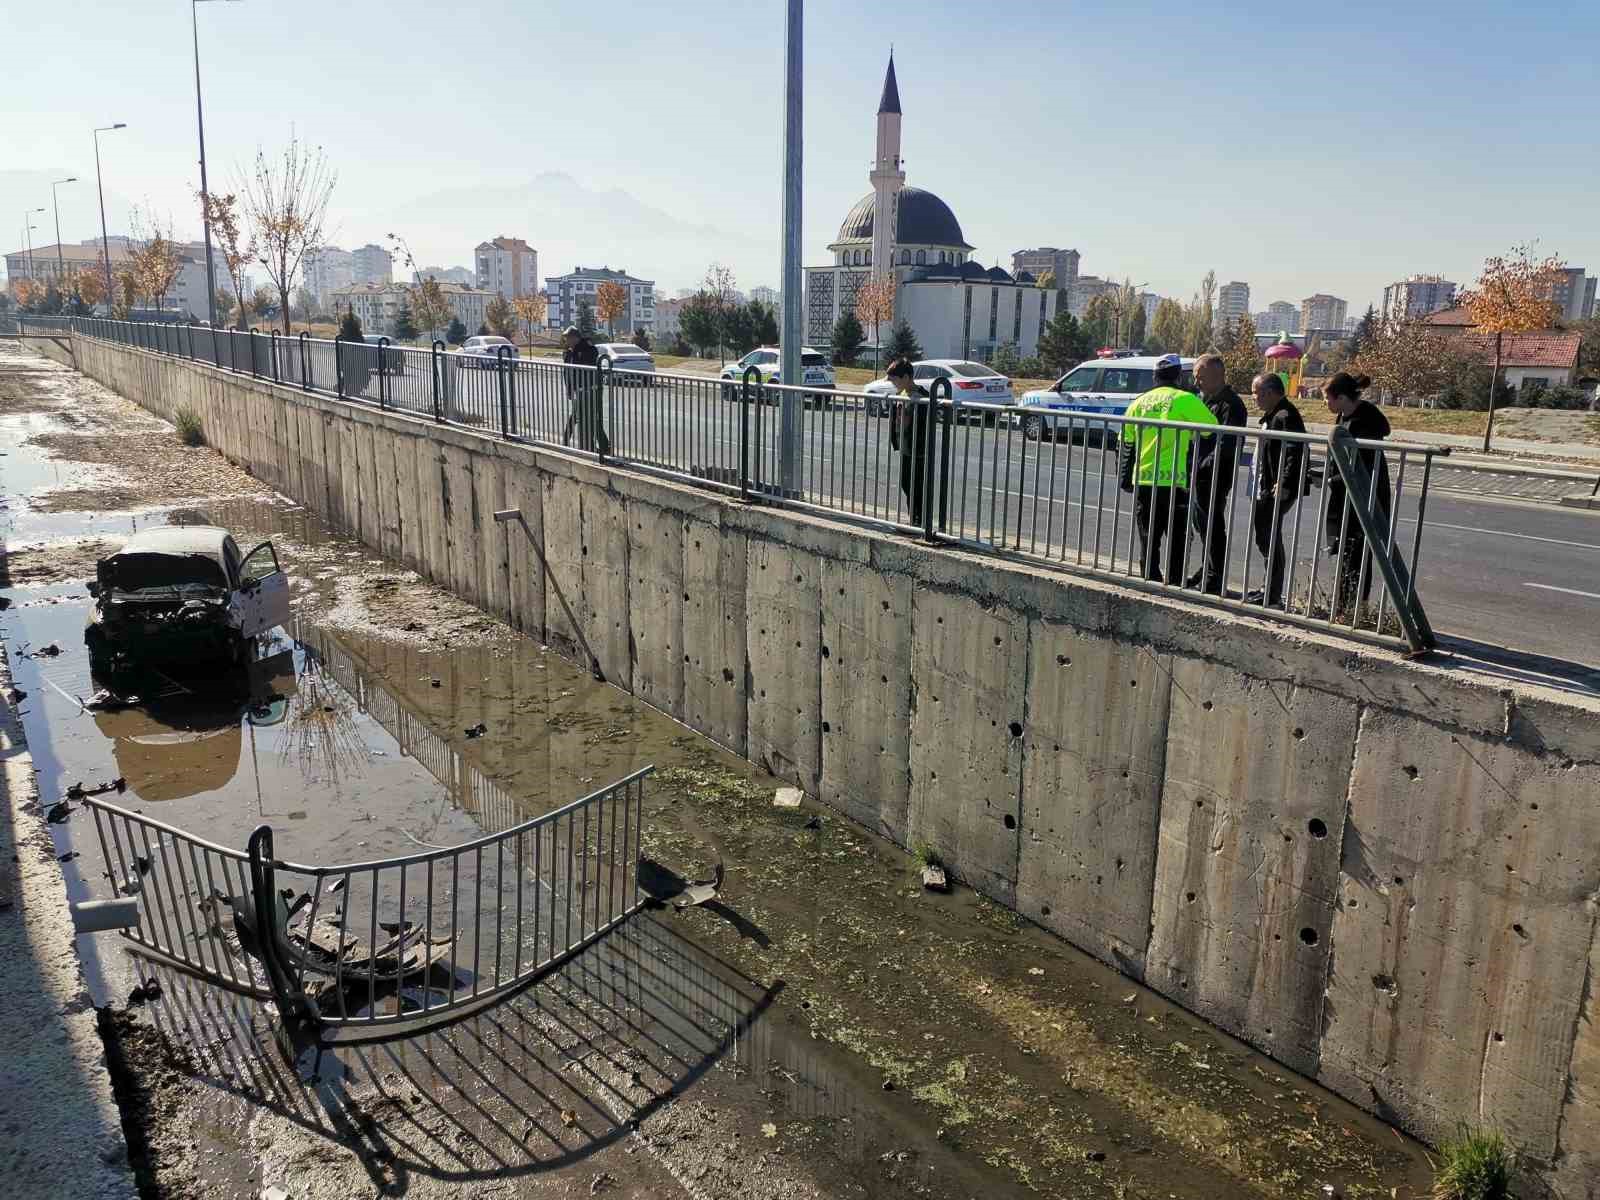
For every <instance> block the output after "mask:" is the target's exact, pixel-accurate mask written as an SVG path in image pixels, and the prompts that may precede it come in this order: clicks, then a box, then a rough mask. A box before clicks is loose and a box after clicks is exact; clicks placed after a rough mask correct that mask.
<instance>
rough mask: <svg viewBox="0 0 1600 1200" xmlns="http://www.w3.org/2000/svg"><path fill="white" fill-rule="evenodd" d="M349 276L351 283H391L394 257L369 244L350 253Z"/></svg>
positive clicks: (381, 248)
mask: <svg viewBox="0 0 1600 1200" xmlns="http://www.w3.org/2000/svg"><path fill="white" fill-rule="evenodd" d="M350 274H351V276H352V279H351V282H353V283H393V282H394V256H393V255H391V254H390V253H389V252H388V251H387V250H385V249H384V248H383V247H382V246H374V245H372V244H370V243H369V244H367V245H365V246H362V247H361V249H359V250H352V251H351V252H350Z"/></svg>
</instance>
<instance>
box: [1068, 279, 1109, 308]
mask: <svg viewBox="0 0 1600 1200" xmlns="http://www.w3.org/2000/svg"><path fill="white" fill-rule="evenodd" d="M1116 287H1117V285H1116V284H1114V283H1112V282H1111V281H1110V280H1109V279H1101V278H1100V277H1099V276H1098V275H1079V276H1078V277H1077V278H1076V279H1074V280H1073V281H1072V285H1071V286H1070V287H1068V288H1067V311H1068V312H1070V313H1071V314H1072V315H1073V316H1075V317H1080V318H1081V317H1082V316H1083V314H1084V310H1085V309H1087V308H1088V307H1089V301H1091V300H1093V299H1094V298H1095V297H1096V296H1103V295H1105V294H1106V293H1107V292H1112V291H1115V290H1116Z"/></svg>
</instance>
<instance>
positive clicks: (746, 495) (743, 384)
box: [739, 366, 761, 501]
mask: <svg viewBox="0 0 1600 1200" xmlns="http://www.w3.org/2000/svg"><path fill="white" fill-rule="evenodd" d="M760 378H761V369H760V368H759V367H754V366H751V367H746V368H745V369H744V376H743V378H742V379H741V381H740V384H739V498H740V499H741V500H745V501H748V500H749V499H750V386H751V383H752V381H753V380H757V379H760Z"/></svg>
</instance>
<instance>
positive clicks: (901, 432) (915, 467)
mask: <svg viewBox="0 0 1600 1200" xmlns="http://www.w3.org/2000/svg"><path fill="white" fill-rule="evenodd" d="M885 374H886V375H887V377H888V380H889V382H890V384H892V385H893V386H894V389H895V393H896V395H897V396H898V397H899V399H898V402H897V403H896V404H895V407H894V413H893V415H892V416H891V418H890V419H891V421H892V424H891V425H890V426H889V445H890V447H891V448H892V449H895V450H898V451H899V452H900V492H901V494H902V495H904V496H905V498H906V523H907V524H909V525H917V526H920V525H921V524H922V522H923V517H924V513H923V510H922V503H923V496H924V495H925V494H926V491H927V489H926V487H925V486H924V480H923V475H924V474H925V472H926V471H927V465H928V431H929V421H928V403H927V401H928V393H927V391H926V389H924V388H923V387H921V386H920V385H919V384H917V383H916V381H915V380H914V379H913V378H912V367H911V360H910V359H908V358H897V359H895V360H894V361H893V362H891V363H890V364H889V369H888V371H886V372H885Z"/></svg>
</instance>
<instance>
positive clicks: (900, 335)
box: [884, 317, 922, 362]
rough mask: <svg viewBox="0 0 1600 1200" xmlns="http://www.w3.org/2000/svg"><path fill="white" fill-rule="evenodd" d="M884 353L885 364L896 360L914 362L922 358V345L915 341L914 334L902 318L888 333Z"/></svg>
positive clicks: (915, 336)
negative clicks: (905, 359)
mask: <svg viewBox="0 0 1600 1200" xmlns="http://www.w3.org/2000/svg"><path fill="white" fill-rule="evenodd" d="M885 352H886V354H887V355H888V357H887V358H886V359H885V360H884V361H885V362H893V361H894V360H895V359H897V358H909V359H910V360H911V361H912V362H916V361H917V359H919V358H921V357H922V343H921V342H919V341H917V335H916V332H915V331H914V330H913V329H912V328H911V326H910V325H908V324H906V319H905V318H904V317H901V318H900V319H899V320H898V321H896V322H895V325H894V328H893V329H891V330H890V331H889V344H888V346H887V347H885Z"/></svg>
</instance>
